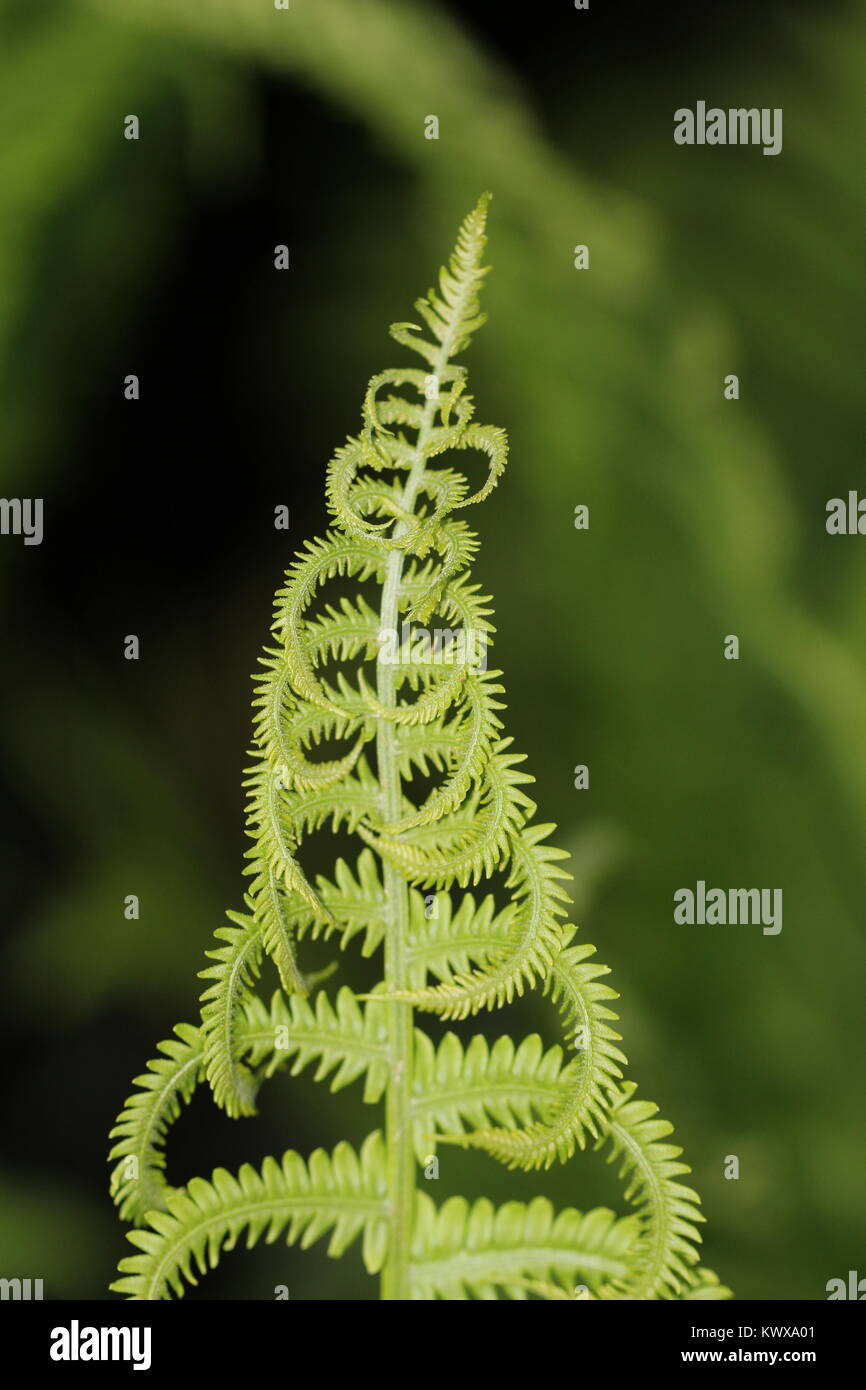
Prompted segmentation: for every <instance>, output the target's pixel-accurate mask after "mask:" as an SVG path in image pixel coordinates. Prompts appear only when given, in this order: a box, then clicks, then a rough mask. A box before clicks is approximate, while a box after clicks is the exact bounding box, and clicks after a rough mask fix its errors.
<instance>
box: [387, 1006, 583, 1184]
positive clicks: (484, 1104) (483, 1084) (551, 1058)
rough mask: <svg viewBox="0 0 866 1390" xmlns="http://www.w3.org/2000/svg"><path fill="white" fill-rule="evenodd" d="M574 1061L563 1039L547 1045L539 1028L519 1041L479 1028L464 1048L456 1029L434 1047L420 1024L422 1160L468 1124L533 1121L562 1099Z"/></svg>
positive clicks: (417, 1105) (417, 1101)
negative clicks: (565, 1054)
mask: <svg viewBox="0 0 866 1390" xmlns="http://www.w3.org/2000/svg"><path fill="white" fill-rule="evenodd" d="M575 1065H576V1064H575V1063H574V1062H573V1061H572V1062H570V1063H568V1064H567V1065H566V1064H565V1062H564V1059H563V1054H562V1048H561V1047H559V1046H558V1045H554V1046H553V1047H550V1048H548V1049H547V1051H545V1049H544V1044H543V1043H542V1040H541V1038H540V1037H539V1036H538V1034H537V1033H531V1034H530V1035H529V1037H527V1038H524V1039H523V1041H522V1042H521V1043H520V1045H519V1046H515V1044H514V1043H513V1042H512V1040H511V1038H509V1037H500V1038H497V1039H496V1041H495V1042H494V1043H493V1044H492V1045H491V1044H490V1043H488V1041H487V1039H486V1038H484V1037H482V1036H481V1035H480V1034H476V1036H475V1037H473V1038H471V1039H470V1040H469V1042H468V1044H467V1045H466V1047H465V1048H464V1046H463V1044H462V1043H461V1042H460V1039H459V1038H458V1037H457V1036H456V1034H455V1033H446V1034H445V1036H444V1038H443V1039H442V1041H441V1042H440V1043H439V1046H438V1047H434V1046H433V1044H432V1043H431V1041H430V1039H429V1038H428V1037H427V1035H426V1033H422V1032H421V1031H420V1030H416V1033H415V1098H414V1101H413V1107H412V1109H413V1115H414V1117H415V1133H416V1146H415V1148H416V1154H417V1156H418V1159H419V1162H423V1161H424V1159H425V1157H426V1156H427V1155H428V1154H429V1153H430V1152H431V1149H432V1148H435V1147H436V1145H437V1144H439V1143H442V1142H443V1140H448V1139H450V1138H452V1137H454V1138H459V1136H460V1135H461V1134H462V1131H463V1126H464V1125H468V1126H473V1127H474V1128H476V1129H480V1128H481V1126H483V1125H488V1124H489V1123H490V1121H491V1120H492V1121H494V1122H495V1123H498V1124H501V1125H506V1126H508V1127H509V1129H511V1128H514V1127H516V1126H518V1125H526V1124H529V1122H530V1121H531V1119H532V1117H533V1115H536V1114H544V1113H545V1111H547V1110H549V1109H550V1108H551V1107H552V1106H554V1105H555V1104H557V1103H559V1102H560V1100H561V1098H562V1097H563V1096H564V1095H565V1094H566V1090H567V1087H568V1084H569V1080H570V1073H571V1069H572V1068H574V1067H575ZM439 1131H441V1133H440V1132H439Z"/></svg>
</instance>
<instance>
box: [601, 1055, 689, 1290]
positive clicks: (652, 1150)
mask: <svg viewBox="0 0 866 1390" xmlns="http://www.w3.org/2000/svg"><path fill="white" fill-rule="evenodd" d="M635 1089H636V1087H635V1083H634V1082H633V1081H629V1082H627V1083H626V1084H625V1085H624V1086H623V1087H622V1089H621V1091H620V1094H619V1096H618V1097H617V1100H616V1102H615V1104H614V1106H613V1108H612V1110H611V1113H610V1116H609V1117H608V1120H607V1125H606V1132H605V1133H604V1134H602V1136H601V1138H600V1139H599V1140H598V1147H603V1146H604V1145H605V1144H607V1145H608V1147H609V1154H608V1162H611V1163H613V1162H618V1163H619V1172H620V1177H622V1178H624V1179H626V1182H627V1186H626V1192H625V1196H626V1201H629V1202H633V1203H634V1205H635V1207H636V1208H637V1210H638V1212H639V1215H640V1219H641V1233H640V1239H639V1241H638V1243H637V1247H636V1253H635V1259H634V1261H633V1263H632V1265H631V1267H630V1269H629V1271H628V1273H627V1275H626V1276H625V1278H623V1279H621V1280H619V1281H616V1280H614V1281H612V1282H611V1283H610V1285H608V1286H606V1287H605V1288H604V1289H603V1290H602V1296H603V1297H607V1298H640V1299H646V1298H671V1297H677V1296H679V1295H680V1294H681V1292H682V1290H683V1289H685V1288H687V1287H688V1286H689V1285H690V1284H691V1283H692V1281H693V1278H694V1272H693V1266H694V1265H696V1264H697V1261H698V1252H697V1246H698V1244H699V1243H700V1240H701V1236H700V1232H699V1231H698V1229H697V1226H698V1224H699V1223H700V1222H703V1220H704V1217H703V1215H702V1213H701V1212H700V1211H699V1210H698V1207H699V1204H700V1200H701V1199H700V1197H699V1196H698V1194H697V1193H696V1192H694V1191H693V1190H692V1189H691V1188H690V1187H685V1186H683V1184H682V1183H681V1182H679V1181H678V1179H679V1178H681V1177H682V1176H683V1175H684V1174H686V1173H688V1172H690V1171H691V1170H690V1169H689V1167H688V1165H687V1164H685V1163H680V1162H679V1157H680V1154H681V1153H682V1149H681V1148H679V1147H678V1145H676V1144H668V1143H664V1142H663V1141H664V1140H666V1139H667V1137H668V1135H670V1134H672V1133H673V1125H671V1124H668V1122H667V1120H662V1119H657V1118H656V1115H657V1113H658V1106H657V1105H653V1104H652V1102H651V1101H645V1100H635V1099H634V1092H635Z"/></svg>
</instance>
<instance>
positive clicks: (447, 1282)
mask: <svg viewBox="0 0 866 1390" xmlns="http://www.w3.org/2000/svg"><path fill="white" fill-rule="evenodd" d="M634 1239H635V1222H634V1218H633V1217H625V1218H621V1219H620V1220H617V1218H616V1217H615V1215H614V1213H613V1212H612V1211H608V1210H606V1209H605V1208H603V1207H600V1208H597V1209H596V1210H595V1211H591V1212H588V1213H587V1214H586V1215H585V1216H584V1215H582V1214H581V1213H580V1212H579V1211H574V1210H573V1209H572V1208H570V1207H567V1208H565V1209H564V1210H563V1211H560V1212H559V1213H557V1212H556V1211H555V1210H554V1208H553V1206H552V1204H551V1203H550V1202H548V1201H547V1199H546V1198H545V1197H537V1198H535V1200H534V1201H532V1202H530V1203H528V1204H525V1203H523V1202H507V1203H506V1204H505V1206H502V1207H499V1208H496V1207H494V1205H493V1203H492V1202H490V1201H488V1200H487V1198H486V1197H482V1198H481V1199H480V1200H479V1201H477V1202H475V1203H473V1204H472V1205H470V1204H469V1202H467V1201H466V1200H465V1198H463V1197H451V1198H450V1199H449V1200H448V1201H447V1202H445V1203H444V1205H443V1206H442V1207H439V1208H437V1207H436V1206H435V1205H434V1203H433V1202H432V1200H431V1199H430V1198H429V1197H427V1196H426V1194H424V1193H421V1194H419V1196H418V1199H417V1218H416V1227H415V1240H414V1243H413V1248H412V1265H411V1280H412V1293H413V1297H414V1298H416V1299H436V1298H440V1299H441V1298H444V1299H466V1298H471V1297H477V1298H490V1297H495V1296H496V1291H497V1290H499V1289H502V1290H503V1291H505V1293H506V1294H508V1291H509V1289H511V1290H512V1291H513V1292H512V1296H513V1297H517V1298H519V1297H522V1296H523V1290H522V1283H523V1281H524V1280H526V1279H539V1280H543V1281H548V1280H550V1281H553V1280H558V1281H563V1282H566V1283H569V1284H572V1285H573V1284H574V1283H575V1282H580V1283H585V1284H587V1285H588V1286H589V1287H590V1288H592V1289H594V1290H595V1289H598V1288H599V1287H600V1285H601V1284H602V1283H603V1282H604V1281H605V1280H614V1279H617V1278H622V1277H623V1276H624V1275H625V1273H626V1271H627V1268H628V1254H629V1251H630V1250H631V1248H632V1245H633V1243H634Z"/></svg>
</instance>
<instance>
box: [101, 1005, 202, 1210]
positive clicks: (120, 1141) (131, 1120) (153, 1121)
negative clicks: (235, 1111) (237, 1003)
mask: <svg viewBox="0 0 866 1390" xmlns="http://www.w3.org/2000/svg"><path fill="white" fill-rule="evenodd" d="M174 1032H175V1036H174V1037H173V1038H168V1039H166V1041H165V1042H161V1043H159V1045H158V1046H159V1050H160V1052H161V1053H163V1054H164V1055H163V1056H161V1057H155V1058H154V1059H153V1060H152V1061H150V1062H148V1064H147V1071H146V1072H144V1073H143V1074H142V1075H141V1076H137V1077H136V1078H135V1080H134V1081H133V1083H132V1084H133V1085H134V1086H136V1087H137V1088H138V1089H137V1090H136V1091H134V1092H133V1094H132V1095H131V1096H130V1098H129V1100H128V1101H127V1102H126V1105H125V1107H124V1109H123V1110H122V1112H121V1114H120V1115H119V1117H118V1120H117V1124H116V1125H115V1126H114V1128H113V1129H112V1131H111V1133H110V1135H109V1138H111V1139H116V1140H117V1143H116V1144H114V1145H113V1147H112V1149H111V1152H110V1153H109V1155H108V1158H109V1162H113V1163H115V1167H114V1168H113V1169H112V1173H111V1195H112V1198H113V1199H114V1201H115V1202H116V1203H117V1206H118V1208H119V1210H120V1215H121V1216H122V1217H123V1219H124V1220H125V1221H136V1222H140V1221H142V1220H143V1219H144V1217H145V1216H146V1214H147V1212H149V1211H151V1210H152V1209H154V1208H162V1207H163V1206H164V1205H165V1197H166V1194H167V1192H168V1191H169V1188H168V1185H167V1183H166V1181H165V1154H164V1152H163V1149H162V1145H163V1143H164V1141H165V1135H166V1131H167V1130H168V1128H169V1126H170V1125H171V1124H172V1123H173V1122H174V1120H176V1119H177V1117H178V1115H179V1114H180V1112H181V1109H182V1107H183V1106H184V1105H185V1104H186V1103H187V1102H188V1101H189V1099H190V1097H191V1096H192V1093H193V1091H194V1090H195V1088H196V1086H197V1085H198V1083H199V1081H200V1080H201V1079H202V1076H203V1073H204V1050H203V1047H202V1038H201V1032H200V1030H199V1029H198V1028H194V1027H193V1026H192V1024H190V1023H179V1024H178V1025H177V1027H176V1028H175V1030H174Z"/></svg>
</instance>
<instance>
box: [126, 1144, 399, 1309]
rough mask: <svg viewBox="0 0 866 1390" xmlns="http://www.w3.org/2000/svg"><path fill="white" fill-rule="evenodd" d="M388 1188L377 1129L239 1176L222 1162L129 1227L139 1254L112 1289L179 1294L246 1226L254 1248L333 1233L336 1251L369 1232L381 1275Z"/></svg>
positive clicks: (138, 1295) (140, 1295) (366, 1249)
mask: <svg viewBox="0 0 866 1390" xmlns="http://www.w3.org/2000/svg"><path fill="white" fill-rule="evenodd" d="M385 1194H386V1187H385V1182H384V1178H383V1144H382V1136H381V1134H379V1133H378V1132H377V1133H375V1134H371V1135H369V1136H368V1138H367V1139H365V1141H364V1144H363V1146H362V1148H361V1151H360V1154H356V1153H355V1151H354V1149H353V1148H352V1147H351V1145H349V1144H347V1143H346V1142H345V1141H343V1142H341V1143H339V1144H338V1145H337V1147H336V1148H335V1149H334V1151H333V1153H332V1154H327V1153H326V1152H325V1151H324V1149H317V1150H316V1151H315V1153H313V1154H311V1155H310V1158H309V1160H308V1161H307V1162H306V1163H305V1162H304V1160H303V1159H302V1158H301V1156H300V1154H296V1153H294V1152H292V1151H291V1150H289V1152H288V1153H286V1154H284V1155H283V1158H282V1162H280V1163H278V1162H277V1161H276V1159H274V1158H266V1159H265V1161H264V1163H263V1165H262V1168H261V1171H260V1172H259V1171H257V1170H256V1169H255V1168H253V1167H252V1166H251V1165H250V1164H248V1163H245V1164H244V1166H243V1167H242V1168H241V1169H240V1171H239V1172H238V1173H237V1175H235V1174H232V1173H229V1172H227V1171H226V1169H225V1168H217V1169H215V1171H214V1172H213V1174H212V1175H211V1178H210V1181H206V1180H205V1179H204V1178H193V1180H192V1182H190V1183H189V1185H188V1186H187V1187H186V1188H183V1189H177V1190H176V1191H174V1192H172V1193H171V1194H170V1195H169V1197H168V1199H167V1210H166V1211H164V1212H152V1213H151V1214H150V1221H149V1228H148V1229H142V1230H133V1231H129V1232H128V1235H127V1238H128V1240H130V1241H131V1242H132V1244H133V1245H135V1246H137V1247H138V1249H139V1250H140V1251H141V1252H142V1253H141V1254H138V1255H129V1256H127V1257H126V1259H123V1260H121V1262H120V1266H119V1269H120V1272H121V1274H122V1275H123V1278H122V1279H118V1280H117V1281H116V1282H115V1283H113V1284H112V1285H111V1287H112V1289H113V1290H115V1292H117V1293H123V1294H126V1296H127V1297H128V1298H130V1299H133V1300H134V1301H137V1302H143V1301H148V1300H155V1299H166V1298H171V1296H172V1294H174V1296H175V1297H177V1298H181V1297H182V1296H183V1291H184V1284H196V1283H198V1276H199V1275H201V1274H206V1273H207V1271H208V1270H209V1269H215V1268H216V1266H217V1264H218V1263H219V1259H220V1255H221V1254H222V1253H223V1252H224V1251H228V1250H233V1249H234V1248H235V1246H236V1245H237V1243H238V1240H239V1239H240V1237H241V1236H242V1235H243V1234H244V1232H246V1247H247V1249H248V1250H249V1249H251V1248H252V1247H253V1246H254V1245H255V1244H256V1242H257V1241H258V1240H259V1239H260V1238H261V1237H262V1236H264V1238H265V1241H266V1242H267V1243H268V1244H271V1243H272V1242H273V1241H275V1240H277V1239H278V1237H279V1236H281V1235H282V1234H283V1232H285V1235H286V1241H287V1243H288V1244H289V1245H295V1244H299V1245H300V1246H301V1248H302V1249H304V1250H306V1249H308V1248H309V1246H311V1245H312V1244H313V1243H314V1242H315V1241H317V1240H320V1239H321V1237H322V1236H324V1235H327V1234H328V1232H330V1233H331V1239H330V1243H329V1245H328V1254H329V1255H333V1256H337V1255H342V1254H343V1252H344V1250H346V1249H347V1247H348V1246H349V1245H351V1244H352V1242H353V1241H354V1240H356V1239H357V1237H358V1236H359V1235H361V1234H362V1233H363V1237H364V1241H363V1259H364V1264H365V1266H366V1268H367V1270H368V1272H369V1273H370V1274H375V1273H377V1272H378V1270H379V1269H380V1268H381V1265H382V1260H383V1258H384V1255H385V1236H386V1230H387V1227H386V1222H385V1217H386V1212H387V1207H386V1201H385Z"/></svg>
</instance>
